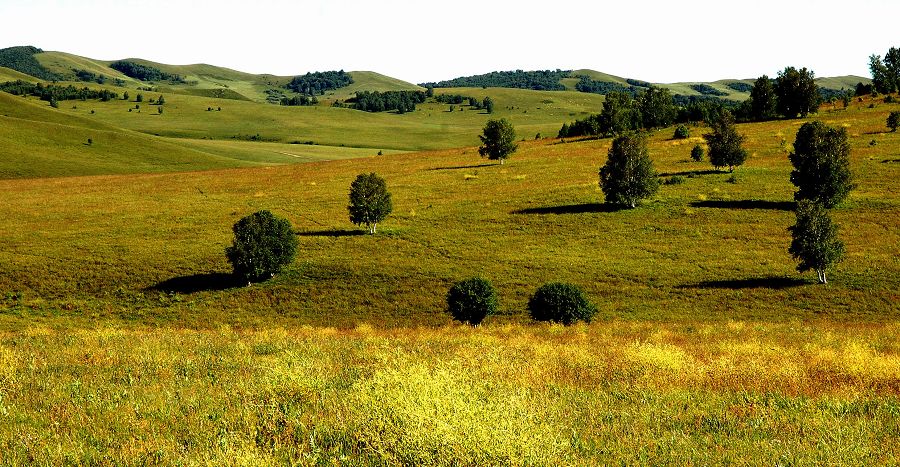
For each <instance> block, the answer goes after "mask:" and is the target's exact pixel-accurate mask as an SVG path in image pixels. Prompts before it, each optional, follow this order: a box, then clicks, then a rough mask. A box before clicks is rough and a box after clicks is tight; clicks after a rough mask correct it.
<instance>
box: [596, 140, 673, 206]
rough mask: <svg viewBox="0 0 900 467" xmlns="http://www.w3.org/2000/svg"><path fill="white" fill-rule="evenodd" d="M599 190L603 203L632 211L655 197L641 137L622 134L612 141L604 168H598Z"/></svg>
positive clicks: (655, 185) (656, 186) (656, 184)
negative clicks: (645, 200)
mask: <svg viewBox="0 0 900 467" xmlns="http://www.w3.org/2000/svg"><path fill="white" fill-rule="evenodd" d="M600 188H601V189H603V194H604V196H605V197H606V202H607V203H610V204H622V205H626V206H629V207H632V208H634V207H635V206H637V203H639V202H640V201H641V200H642V199H644V198H649V197H651V196H653V195H654V194H656V191H657V190H658V189H659V180H658V179H657V177H656V171H655V170H654V169H653V161H652V160H650V154H649V152H648V151H647V140H646V137H645V136H644V135H643V134H641V133H626V134H623V135H621V136H619V137H617V138H616V139H614V140H613V143H612V147H611V148H610V150H609V153H608V156H607V159H606V164H605V165H604V166H603V167H601V168H600Z"/></svg>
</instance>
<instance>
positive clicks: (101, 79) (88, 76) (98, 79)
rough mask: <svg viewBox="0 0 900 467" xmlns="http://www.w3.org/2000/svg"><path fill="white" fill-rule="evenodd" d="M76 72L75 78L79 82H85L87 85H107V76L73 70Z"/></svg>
mask: <svg viewBox="0 0 900 467" xmlns="http://www.w3.org/2000/svg"><path fill="white" fill-rule="evenodd" d="M72 71H73V72H75V78H77V79H78V81H84V82H86V83H97V84H106V76H103V75H98V74H96V73H94V72H92V71H88V70H75V69H73V70H72Z"/></svg>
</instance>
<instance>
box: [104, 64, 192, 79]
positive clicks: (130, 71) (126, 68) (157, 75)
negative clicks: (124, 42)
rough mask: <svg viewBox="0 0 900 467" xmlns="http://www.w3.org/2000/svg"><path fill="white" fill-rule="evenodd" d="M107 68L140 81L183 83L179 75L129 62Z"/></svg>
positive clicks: (110, 65)
mask: <svg viewBox="0 0 900 467" xmlns="http://www.w3.org/2000/svg"><path fill="white" fill-rule="evenodd" d="M109 67H110V68H112V69H113V70H116V71H119V72H121V73H122V74H124V75H125V76H128V77H129V78H134V79H139V80H141V81H168V82H170V83H184V82H185V81H184V78H182V77H181V76H179V75H176V74H172V73H166V72H165V71H162V70H160V69H159V68H156V67H152V66H149V65H141V64H140V63H137V62H132V61H130V60H119V61H117V62H112V63H110V64H109Z"/></svg>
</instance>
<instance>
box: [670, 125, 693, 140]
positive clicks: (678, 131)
mask: <svg viewBox="0 0 900 467" xmlns="http://www.w3.org/2000/svg"><path fill="white" fill-rule="evenodd" d="M690 137H691V130H690V129H689V128H688V127H686V126H684V125H678V127H677V128H675V133H674V134H673V135H672V139H687V138H690Z"/></svg>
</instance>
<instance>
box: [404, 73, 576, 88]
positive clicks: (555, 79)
mask: <svg viewBox="0 0 900 467" xmlns="http://www.w3.org/2000/svg"><path fill="white" fill-rule="evenodd" d="M571 74H572V72H571V71H564V70H556V71H551V70H543V71H522V70H516V71H492V72H490V73H487V74H484V75H475V76H464V77H461V78H455V79H451V80H446V81H440V82H437V83H423V84H420V85H419V86H422V87H425V88H429V87H431V88H477V87H485V88H486V87H491V88H513V89H534V90H538V91H563V90H565V89H566V87H565V86H563V85H562V83H560V82H559V81H560V80H561V79H563V78H568V77H569V76H571Z"/></svg>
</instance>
